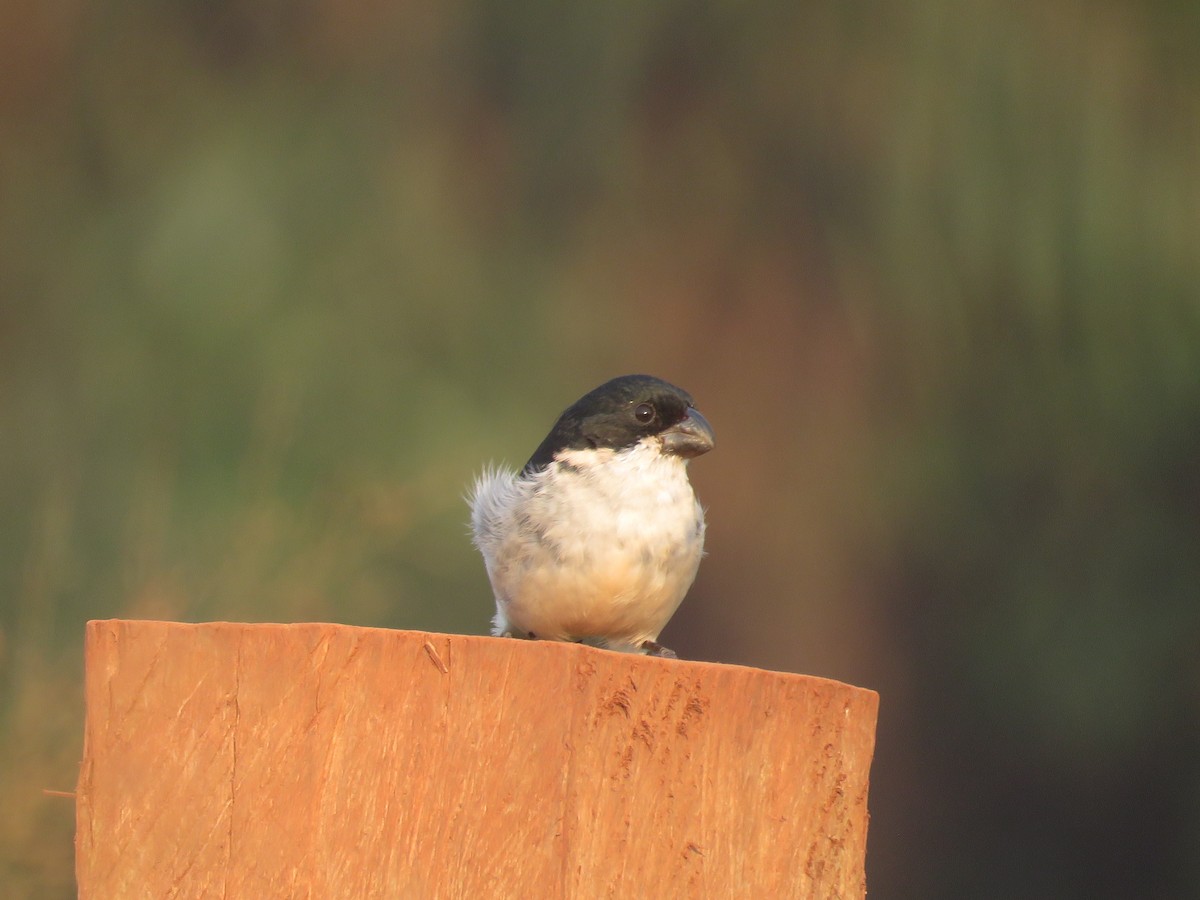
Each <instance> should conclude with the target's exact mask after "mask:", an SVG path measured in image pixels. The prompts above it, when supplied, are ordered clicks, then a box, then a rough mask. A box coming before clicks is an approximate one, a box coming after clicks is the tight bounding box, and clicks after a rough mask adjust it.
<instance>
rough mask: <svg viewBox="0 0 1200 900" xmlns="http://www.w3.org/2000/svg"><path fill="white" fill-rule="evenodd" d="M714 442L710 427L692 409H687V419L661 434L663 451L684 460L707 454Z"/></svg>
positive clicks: (702, 417) (696, 411)
mask: <svg viewBox="0 0 1200 900" xmlns="http://www.w3.org/2000/svg"><path fill="white" fill-rule="evenodd" d="M714 440H715V438H714V437H713V430H712V426H711V425H709V424H708V420H707V419H705V418H704V416H702V415H700V413H699V411H698V410H694V409H688V414H687V418H685V419H684V420H683V421H682V422H680V423H679V424H678V425H675V426H673V427H671V428H668V429H667V430H666V431H664V432H663V433H662V442H663V449H664V450H666V451H667V453H673V454H674V455H675V456H682V457H683V458H684V459H691V458H692V457H693V456H699V455H700V454H701V453H707V452H708V451H709V450H711V449H712V448H713V442H714Z"/></svg>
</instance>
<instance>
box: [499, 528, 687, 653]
mask: <svg viewBox="0 0 1200 900" xmlns="http://www.w3.org/2000/svg"><path fill="white" fill-rule="evenodd" d="M700 555H701V550H700V546H699V544H698V542H697V543H696V545H695V546H688V545H687V544H680V545H677V546H673V547H660V548H648V547H641V548H639V549H636V550H630V551H626V550H625V549H624V548H621V547H619V546H618V547H608V548H605V547H597V546H592V547H589V548H586V549H585V548H581V549H580V550H579V552H577V553H574V554H570V556H569V558H567V559H564V558H563V557H562V556H560V555H559V552H556V549H555V548H549V547H535V548H530V552H527V553H526V554H525V559H524V560H523V565H522V566H521V567H520V568H521V571H519V572H514V573H513V575H514V576H515V577H514V578H513V579H512V581H513V584H512V590H510V591H506V592H505V593H506V594H507V596H508V602H507V603H506V604H505V615H506V616H507V618H508V620H509V622H511V623H512V624H513V625H515V626H517V627H518V628H520V629H521V630H522V631H525V632H527V633H531V634H533V635H535V636H537V637H539V638H542V639H548V640H581V639H587V638H603V639H605V640H607V641H610V642H613V641H615V642H627V643H630V644H639V643H641V642H642V641H649V640H655V639H656V638H657V637H658V634H659V632H660V631H661V630H662V629H663V627H664V626H665V625H666V623H667V621H668V620H669V619H670V618H671V616H672V615H673V614H674V612H675V610H676V609H678V607H679V604H680V602H681V601H682V600H683V596H684V594H686V593H687V590H688V588H689V587H690V586H691V584H692V581H693V579H694V578H695V576H696V569H697V567H698V566H699V563H700Z"/></svg>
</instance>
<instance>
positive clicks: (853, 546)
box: [0, 0, 1200, 898]
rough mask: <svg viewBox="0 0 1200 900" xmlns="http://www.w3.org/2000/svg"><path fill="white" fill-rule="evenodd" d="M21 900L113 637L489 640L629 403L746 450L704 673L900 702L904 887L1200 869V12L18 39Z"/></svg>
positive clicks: (123, 20)
mask: <svg viewBox="0 0 1200 900" xmlns="http://www.w3.org/2000/svg"><path fill="white" fill-rule="evenodd" d="M0 25H2V26H3V27H0V428H2V433H3V436H4V439H3V440H2V441H0V502H2V503H3V508H4V510H5V512H6V514H5V515H4V517H3V519H2V520H0V528H2V529H3V540H0V801H2V803H3V806H4V808H5V810H6V814H5V816H4V817H3V821H2V822H0V885H2V886H3V891H2V893H3V894H4V896H6V897H55V896H62V897H67V896H71V895H72V894H73V879H72V846H71V839H72V828H73V819H72V809H71V804H70V801H68V800H62V799H59V798H54V797H46V796H43V794H42V793H41V789H42V788H52V789H60V790H62V789H67V790H69V789H70V788H71V786H72V784H73V782H74V780H75V777H76V771H77V770H76V766H77V761H78V758H79V754H80V751H81V741H80V734H81V721H82V703H81V684H80V679H81V674H82V661H81V659H80V656H81V654H80V646H81V636H82V626H83V623H84V622H85V621H86V620H87V619H89V618H102V617H112V616H126V617H137V616H142V617H155V618H172V619H185V620H204V619H219V618H227V619H236V620H281V621H293V620H334V621H339V622H347V623H352V624H362V625H378V626H387V627H404V628H426V629H432V630H442V631H468V632H476V633H478V632H482V631H483V630H484V629H485V628H486V623H487V619H488V616H489V614H490V606H491V601H490V596H489V592H488V588H487V584H486V579H485V578H484V575H483V570H482V565H481V564H479V562H478V560H477V559H476V558H475V556H474V554H473V553H472V551H471V548H470V547H469V544H468V542H467V540H466V537H465V518H466V513H465V507H464V506H463V503H462V500H461V495H462V493H463V490H464V488H465V486H466V485H467V483H468V482H469V480H470V478H471V476H472V474H473V472H474V471H476V470H477V469H478V468H479V467H480V466H481V465H482V464H483V463H484V462H486V461H487V460H489V459H495V460H507V461H509V462H511V463H520V462H521V461H523V460H524V458H525V457H526V456H527V454H528V453H529V451H530V450H531V449H532V447H533V446H534V445H535V444H536V442H537V440H539V439H540V437H541V436H542V434H543V433H544V431H545V429H546V428H547V427H548V425H549V423H550V421H552V419H553V418H554V416H555V414H556V413H557V412H558V411H559V410H560V409H561V408H562V407H563V406H565V405H566V404H567V403H568V402H570V401H571V400H573V399H574V398H575V397H576V396H578V395H579V394H580V393H582V392H583V391H584V390H586V389H588V388H590V387H591V386H593V385H594V384H595V383H598V382H599V381H600V380H603V379H604V378H607V377H609V376H611V375H613V374H617V373H620V372H623V371H651V372H654V373H655V374H659V375H662V376H664V377H667V378H670V379H672V380H674V381H677V382H678V383H680V384H683V385H684V386H685V387H687V388H688V389H689V390H690V391H691V392H692V393H693V394H694V395H696V396H697V397H698V398H699V400H700V404H701V406H702V408H703V409H704V411H705V413H706V415H707V416H708V418H709V419H710V420H711V421H712V422H713V423H714V425H715V427H716V429H717V432H718V438H719V446H718V450H717V452H715V453H714V454H712V456H711V457H706V458H704V459H702V460H700V461H698V462H697V463H696V464H695V465H694V466H693V472H694V480H695V481H696V483H697V485H698V487H699V489H700V491H701V494H702V496H703V497H704V499H705V502H706V504H707V505H708V507H709V511H710V520H711V525H710V538H709V553H710V556H709V559H708V560H707V561H706V562H705V565H704V566H703V567H702V571H701V575H700V578H699V580H698V582H697V585H696V587H695V589H694V590H693V593H692V596H691V597H690V599H689V601H688V603H687V604H686V605H685V607H684V610H683V611H682V612H681V613H680V615H679V617H678V619H677V621H676V622H675V623H673V624H672V626H671V628H670V629H669V631H668V633H667V636H666V637H667V639H668V640H667V642H668V643H669V644H671V645H672V646H674V647H676V648H677V649H679V650H680V651H681V654H682V655H684V656H690V657H693V658H706V659H717V660H726V661H732V662H740V663H745V664H751V665H760V666H764V667H773V668H782V669H791V670H795V671H807V672H813V673H817V674H822V675H829V676H831V677H838V678H842V679H845V680H849V681H853V682H856V683H860V684H864V685H867V686H870V687H874V688H877V689H878V690H879V691H880V692H881V694H882V712H881V720H880V733H879V748H878V754H877V759H876V765H875V769H874V772H873V774H874V779H873V782H874V783H873V788H872V811H873V821H872V834H871V847H870V854H869V859H868V878H869V884H870V886H871V892H872V894H873V895H877V896H880V897H888V898H895V897H913V898H937V897H946V898H960V897H980V898H987V897H996V898H1008V897H1020V896H1038V897H1089V898H1094V897H1129V896H1139V897H1163V898H1167V897H1182V896H1189V895H1196V894H1198V893H1200V862H1198V861H1197V860H1200V854H1198V853H1197V850H1198V848H1200V763H1198V760H1200V589H1198V587H1197V586H1198V585H1200V554H1198V553H1197V552H1196V550H1197V547H1200V248H1198V247H1197V240H1198V239H1197V235H1200V52H1197V51H1200V13H1198V12H1197V7H1196V6H1195V4H1191V3H1182V2H1170V0H1156V2H1147V3H1141V4H1137V3H1133V2H1128V0H1125V2H1120V0H1114V2H1106V3H1099V4H1088V5H1086V6H1084V5H1081V4H1077V3H1071V2H1066V0H1047V2H1042V3H1037V4H1034V3H1023V2H1018V3H1000V2H997V0H975V2H970V3H966V4H951V3H946V2H938V0H930V2H926V3H923V4H900V5H891V6H884V7H882V8H880V7H879V6H877V5H874V4H871V5H868V4H865V3H861V2H857V0H852V2H840V3H821V4H815V5H814V4H802V5H798V4H790V3H774V4H758V5H756V6H754V7H753V8H747V7H745V6H744V5H742V4H734V3H716V4H699V3H693V2H686V0H674V2H667V3H661V4H642V3H628V2H626V3H617V4H609V5H604V4H600V5H596V4H591V5H579V6H570V5H557V4H548V3H539V2H531V3H523V4H500V3H495V2H489V0H480V2H475V3H458V4H440V3H438V4H435V3H422V2H414V3H407V4H384V3H379V2H370V0H358V2H350V3H338V4H335V3H332V2H328V0H317V2H312V3H307V4H285V3H276V2H267V0H259V2H252V0H218V2H206V3H200V2H185V3H165V2H142V3H138V4H125V5H117V6H115V7H114V6H111V5H110V6H99V7H98V6H95V5H92V6H88V5H85V4H82V3H73V2H69V0H68V2H67V3H63V4H52V5H49V6H47V5H44V4H35V3H28V2H18V3H14V4H9V5H7V6H5V7H4V9H3V11H0Z"/></svg>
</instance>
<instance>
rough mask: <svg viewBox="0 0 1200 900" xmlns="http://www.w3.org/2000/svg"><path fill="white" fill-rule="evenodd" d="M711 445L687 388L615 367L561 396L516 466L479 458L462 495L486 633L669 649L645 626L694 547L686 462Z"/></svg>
mask: <svg viewBox="0 0 1200 900" xmlns="http://www.w3.org/2000/svg"><path fill="white" fill-rule="evenodd" d="M712 447H713V432H712V428H710V427H709V424H708V422H707V421H705V419H704V417H703V416H702V415H700V413H699V412H697V411H696V409H695V407H694V406H693V404H692V398H691V396H690V395H688V394H687V393H686V392H685V391H682V390H680V389H679V388H677V387H675V386H674V385H671V384H668V383H667V382H665V381H662V380H661V379H658V378H652V377H651V376H649V375H624V376H622V377H620V378H614V379H612V380H611V381H607V382H605V383H604V384H602V385H600V386H599V387H598V388H596V389H595V390H593V391H590V392H589V393H587V394H585V395H584V396H583V397H581V398H580V399H579V400H577V401H576V402H575V403H573V404H572V405H571V406H570V407H568V408H567V410H566V411H565V412H564V413H563V414H562V415H561V416H560V417H559V419H558V421H557V422H556V423H555V425H554V427H553V428H552V429H551V430H550V433H549V434H548V435H546V439H545V440H543V441H542V443H541V445H540V446H539V447H538V448H537V450H535V451H534V452H533V456H531V457H530V458H529V461H528V462H527V463H525V467H524V468H523V469H521V471H520V472H513V471H511V470H508V469H496V468H489V469H487V470H485V471H484V473H483V474H482V475H481V476H480V477H479V479H478V480H477V481H476V482H475V486H474V489H473V490H472V491H471V494H470V496H469V498H468V501H469V503H470V505H471V530H472V534H473V537H474V543H475V546H476V547H478V548H479V551H480V553H482V554H483V561H484V564H485V565H486V566H487V573H488V578H489V579H490V580H491V582H492V590H493V592H494V593H495V595H496V616H495V619H493V629H492V633H493V634H496V635H508V636H513V637H525V638H539V639H542V640H551V641H582V642H585V643H589V644H595V645H598V646H602V647H608V648H609V649H613V650H625V651H634V652H645V653H650V654H652V655H658V656H674V655H675V654H674V653H672V652H671V651H670V650H667V649H666V648H665V647H662V646H660V645H659V644H658V635H659V632H660V631H662V629H663V627H664V626H665V625H666V624H667V621H668V620H669V619H670V618H671V616H672V615H673V614H674V612H675V610H676V609H678V608H679V604H680V602H681V601H682V600H683V595H684V594H686V593H687V590H688V588H689V587H691V585H692V581H693V579H695V577H696V569H697V567H698V566H699V565H700V557H701V556H703V555H704V510H703V509H702V508H701V506H700V503H699V502H698V501H697V500H696V495H695V493H694V492H693V491H692V485H691V482H689V481H688V477H687V463H688V460H689V459H691V458H692V457H694V456H699V455H700V454H702V453H707V452H708V451H709V450H711V449H712Z"/></svg>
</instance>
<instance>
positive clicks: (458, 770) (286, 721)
mask: <svg viewBox="0 0 1200 900" xmlns="http://www.w3.org/2000/svg"><path fill="white" fill-rule="evenodd" d="M86 656H87V686H86V693H87V723H86V731H85V740H84V759H83V764H82V769H81V772H80V780H79V787H78V797H77V804H78V805H77V835H76V856H77V859H76V872H77V878H78V882H79V892H80V896H81V897H83V898H85V900H86V898H110V897H168V896H179V897H231V898H232V897H256V898H257V897H295V898H302V897H309V898H332V897H356V898H358V897H389V898H391V897H415V898H426V897H446V898H457V897H464V898H466V897H470V898H488V897H538V898H541V897H572V898H574V897H583V898H590V897H643V896H646V897H649V896H653V897H735V896H737V897H819V898H831V897H862V896H863V895H864V894H865V886H864V878H863V861H864V857H865V852H866V834H867V783H868V772H869V768H870V762H871V756H872V752H873V749H874V733H875V719H876V713H877V709H878V696H877V695H876V694H875V693H874V692H872V691H867V690H862V689H860V688H854V687H850V686H848V685H845V684H841V683H838V682H834V681H828V680H824V679H819V678H810V677H805V676H799V675H789V674H782V673H776V672H767V671H762V670H759V669H750V668H743V667H738V666H726V665H717V664H712V663H697V662H687V661H676V660H662V659H651V658H647V657H642V656H632V655H626V654H618V653H611V652H608V651H604V650H596V649H593V648H590V647H583V646H579V645H573V644H552V643H547V642H531V641H516V640H506V639H498V638H484V637H467V636H459V635H444V634H426V633H422V632H408V631H387V630H383V629H373V628H354V627H349V626H343V625H324V624H304V625H242V624H231V623H212V624H203V625H187V624H178V623H168V622H132V621H103V622H91V623H89V624H88V629H87V646H86Z"/></svg>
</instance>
